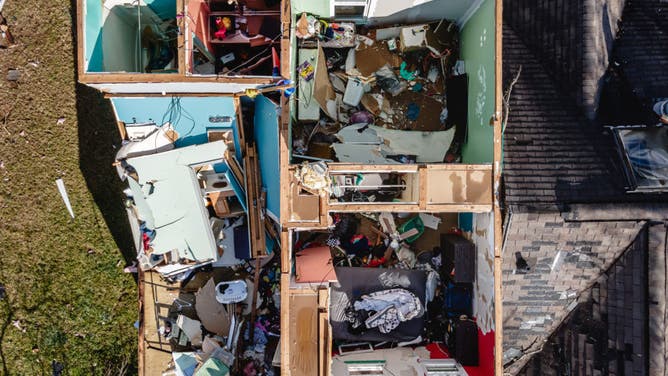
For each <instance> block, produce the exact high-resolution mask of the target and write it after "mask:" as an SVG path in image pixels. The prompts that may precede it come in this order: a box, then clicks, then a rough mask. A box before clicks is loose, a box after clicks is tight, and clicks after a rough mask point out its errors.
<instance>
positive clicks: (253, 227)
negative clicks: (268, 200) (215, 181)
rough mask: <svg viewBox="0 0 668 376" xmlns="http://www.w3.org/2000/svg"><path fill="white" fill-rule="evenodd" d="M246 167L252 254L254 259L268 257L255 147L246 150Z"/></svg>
mask: <svg viewBox="0 0 668 376" xmlns="http://www.w3.org/2000/svg"><path fill="white" fill-rule="evenodd" d="M244 161H245V163H244V165H245V167H246V174H245V176H246V195H247V197H248V203H247V205H248V219H249V221H248V226H249V229H250V234H251V253H252V255H253V257H262V256H266V255H267V250H266V245H265V235H264V215H263V214H262V209H263V208H262V200H261V196H260V184H261V182H260V175H259V173H258V171H259V168H258V160H257V152H256V150H255V146H250V147H248V148H247V149H246V157H245V158H244Z"/></svg>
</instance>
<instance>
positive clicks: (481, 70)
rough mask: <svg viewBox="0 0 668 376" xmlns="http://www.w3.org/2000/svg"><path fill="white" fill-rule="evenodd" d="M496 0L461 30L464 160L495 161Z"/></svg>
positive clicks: (481, 10) (487, 2)
mask: <svg viewBox="0 0 668 376" xmlns="http://www.w3.org/2000/svg"><path fill="white" fill-rule="evenodd" d="M494 5H495V4H494V0H485V2H484V3H482V5H481V6H480V8H479V9H478V10H477V11H476V13H475V14H474V15H473V16H472V17H471V18H470V19H469V20H468V22H467V23H466V24H465V25H464V28H463V29H462V32H461V49H462V50H461V58H462V59H463V60H464V61H465V63H466V73H468V76H469V94H468V95H469V97H468V103H469V106H468V141H467V142H466V143H465V144H464V146H463V149H462V162H463V163H492V161H493V160H494V157H493V155H494V128H493V127H492V126H491V125H490V124H489V121H490V119H491V118H492V115H493V114H494V82H495V77H494V64H495V58H494V48H495V46H494V29H495V28H494V25H495V18H494Z"/></svg>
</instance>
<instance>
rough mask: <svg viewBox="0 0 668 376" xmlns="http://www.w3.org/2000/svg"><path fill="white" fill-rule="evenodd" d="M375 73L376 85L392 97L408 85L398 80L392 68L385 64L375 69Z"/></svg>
mask: <svg viewBox="0 0 668 376" xmlns="http://www.w3.org/2000/svg"><path fill="white" fill-rule="evenodd" d="M375 75H376V83H377V84H378V86H379V87H380V88H381V89H383V90H385V91H386V92H388V93H390V94H391V95H392V96H393V97H395V96H397V95H399V93H401V92H402V91H404V90H406V88H407V87H408V85H407V84H406V82H404V81H400V80H399V79H398V78H397V75H396V74H394V71H393V70H392V68H390V66H389V65H387V64H386V65H384V66H383V67H382V68H380V69H379V70H377V71H376V73H375Z"/></svg>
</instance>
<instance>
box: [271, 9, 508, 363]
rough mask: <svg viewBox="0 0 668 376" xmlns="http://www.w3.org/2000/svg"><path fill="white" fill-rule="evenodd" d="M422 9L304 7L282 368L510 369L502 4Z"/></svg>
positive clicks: (294, 30)
mask: <svg viewBox="0 0 668 376" xmlns="http://www.w3.org/2000/svg"><path fill="white" fill-rule="evenodd" d="M412 3H413V4H411V2H403V3H401V4H399V3H396V4H395V3H388V2H374V1H368V2H367V1H359V2H345V1H336V0H332V1H329V2H327V1H325V2H311V1H295V0H293V1H291V4H290V5H291V10H292V12H291V28H290V31H291V35H290V40H291V43H290V46H291V49H290V57H289V63H290V64H289V73H290V77H291V81H292V82H293V84H294V86H295V91H294V93H293V94H292V95H291V96H290V97H289V98H285V99H284V100H283V102H284V103H285V104H284V106H283V107H282V111H283V114H282V117H281V128H280V137H281V142H280V146H281V150H280V153H281V161H285V163H283V162H282V163H281V179H280V180H281V193H282V194H281V197H284V199H285V200H284V203H285V205H282V206H281V222H282V225H283V231H282V233H281V238H282V239H281V246H282V250H281V256H282V257H283V258H282V261H281V266H282V282H281V302H282V303H283V304H282V307H281V310H282V326H281V327H282V332H281V371H282V372H285V374H292V375H316V374H319V375H353V374H374V375H391V374H397V375H398V374H436V373H435V372H439V371H440V372H450V373H448V374H457V375H464V374H468V375H490V374H493V373H494V372H495V367H496V366H497V365H498V366H500V360H501V359H500V358H499V357H497V358H496V359H495V347H496V349H497V350H496V354H500V353H501V351H500V337H499V335H500V332H499V331H497V330H496V323H497V322H498V320H496V319H495V317H500V311H498V309H499V308H500V304H499V303H498V302H499V296H498V292H499V290H495V286H498V281H499V280H498V278H499V277H500V263H499V260H500V259H498V258H497V256H498V254H497V252H498V251H499V249H498V248H497V244H498V245H500V241H498V239H500V236H501V233H500V220H501V218H500V216H499V213H498V211H497V210H496V209H498V208H497V207H496V206H495V200H494V182H495V181H498V173H499V172H500V171H499V170H498V167H499V161H500V153H501V149H500V123H499V121H500V105H501V103H500V100H499V98H500V91H499V90H498V89H499V86H497V84H498V83H499V82H500V81H499V80H500V75H499V74H498V71H497V69H498V68H500V65H499V64H500V50H499V48H500V45H499V44H498V41H497V39H496V38H497V36H500V32H501V31H500V24H499V23H497V22H496V21H497V11H498V10H500V4H499V3H497V2H495V1H490V0H488V1H463V2H452V1H439V0H436V1H416V2H412ZM284 61H285V59H284ZM497 362H498V363H497ZM499 370H500V369H499Z"/></svg>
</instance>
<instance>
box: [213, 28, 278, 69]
mask: <svg viewBox="0 0 668 376" xmlns="http://www.w3.org/2000/svg"><path fill="white" fill-rule="evenodd" d="M281 36H283V34H278V35H277V36H275V37H274V39H272V40H271V42H270V43H269V45H268V46H267V47H266V48H265V49H264V50H262V51H260V52H258V53H257V54H256V55H255V56H253V57H251V58H249V59H247V60H246V61H244V62H242V63H241V64H239V65H237V66H236V67H234V68H232V69H230V70H229V71H228V72H227V73H225V74H230V73H232V72H235V71H237V70H239V69H240V68H242V67H244V66H246V65H248V64H250V63H252V62H253V60H255V59H256V58H258V57H259V56H261V55H263V54H265V53H267V52H269V51H270V49H271V47H272V46H273V44H274V42H275V41H276V40H277V39H278V38H280V37H281Z"/></svg>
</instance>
